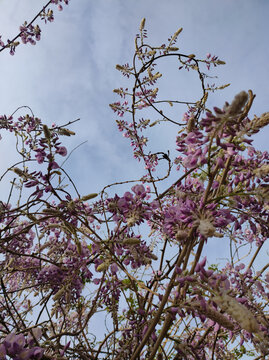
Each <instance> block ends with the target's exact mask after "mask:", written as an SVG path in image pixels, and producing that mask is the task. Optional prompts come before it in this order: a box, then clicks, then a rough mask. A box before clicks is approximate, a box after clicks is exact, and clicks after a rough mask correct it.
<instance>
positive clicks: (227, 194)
mask: <svg viewBox="0 0 269 360" xmlns="http://www.w3.org/2000/svg"><path fill="white" fill-rule="evenodd" d="M64 3H65V4H66V5H67V4H68V1H67V0H66V1H60V0H54V1H53V0H52V1H49V2H48V3H47V4H46V5H45V6H44V8H43V9H42V10H41V11H40V13H39V14H38V15H37V16H36V17H35V18H34V19H33V20H32V21H31V22H30V23H29V24H28V23H24V24H23V26H22V27H21V28H20V32H19V34H18V35H17V36H16V37H15V38H14V39H13V40H7V42H6V43H5V42H4V40H3V39H1V44H0V45H1V49H0V51H2V50H6V49H9V51H10V53H11V54H12V55H14V54H15V50H16V49H17V47H18V46H19V45H20V43H21V42H22V43H31V44H33V45H34V44H35V43H36V41H38V40H40V37H41V27H40V26H39V25H38V24H37V22H38V21H49V22H50V21H52V20H53V6H54V5H58V6H59V7H60V10H61V9H62V8H63V6H62V5H63V4H64ZM181 31H182V29H181V28H180V29H179V30H178V31H177V32H176V33H175V34H174V35H173V36H171V37H170V38H169V39H168V42H167V44H164V45H161V46H154V45H149V44H148V40H147V32H146V30H145V19H143V20H142V22H141V24H140V29H139V34H138V35H137V36H136V38H135V51H134V57H133V60H132V64H131V65H129V64H125V65H117V66H116V68H117V70H119V71H120V72H121V73H122V74H123V75H124V76H125V77H127V78H128V80H129V83H130V87H129V88H123V87H122V88H119V89H115V90H114V92H115V93H116V94H117V95H118V96H119V101H116V102H115V103H113V104H111V108H112V110H113V111H114V112H115V113H116V116H117V119H116V122H117V126H118V128H119V131H120V132H121V133H122V134H124V136H125V137H126V138H127V139H128V140H129V141H130V145H131V146H132V149H133V154H134V158H135V159H136V160H138V161H139V162H140V163H143V164H144V167H145V174H144V176H143V177H142V178H140V179H135V180H132V179H130V180H127V181H122V182H120V181H119V182H118V183H116V184H109V185H108V186H106V187H105V188H104V189H99V193H90V194H88V195H84V194H80V192H79V189H77V188H76V186H75V184H74V182H73V181H72V179H71V178H70V177H69V176H68V174H67V173H66V171H65V170H64V168H63V165H61V164H62V161H61V159H62V158H63V157H65V156H66V155H67V154H68V151H67V149H66V147H65V146H64V137H65V136H73V135H75V134H74V132H73V131H72V122H71V123H67V124H65V125H54V126H49V125H48V124H44V123H43V122H42V120H41V119H39V118H37V117H36V116H35V115H34V114H33V113H32V112H31V110H30V109H28V110H30V111H29V113H27V111H28V110H27V108H25V110H26V113H25V115H24V116H20V117H18V118H16V113H17V111H15V112H14V113H13V114H12V115H11V116H6V115H2V116H1V117H0V128H1V135H2V140H1V141H4V140H5V136H4V134H5V131H9V132H11V133H12V134H14V136H15V137H16V139H17V146H16V150H17V152H18V154H19V155H20V157H21V160H20V161H19V162H17V163H16V164H14V165H13V166H11V167H10V168H8V169H7V170H6V171H5V173H4V174H2V176H1V180H2V179H3V178H4V177H5V176H9V174H12V176H13V180H12V184H11V189H10V192H9V195H8V196H7V199H1V200H2V201H1V203H0V205H1V210H0V222H1V226H0V236H1V241H0V251H1V258H0V261H1V291H0V308H1V313H0V358H1V359H17V360H20V359H95V360H97V359H111V360H112V359H115V360H119V359H129V360H136V359H141V360H143V359H145V360H146V359H147V360H154V359H158V360H162V359H166V360H167V359H169V360H172V359H173V360H176V359H190V360H191V359H205V360H207V359H240V358H242V357H243V356H244V355H247V356H248V357H249V358H253V359H256V360H258V359H266V356H267V355H268V354H269V351H268V349H269V333H268V296H269V290H268V288H269V275H268V273H267V268H268V266H269V264H265V265H263V266H262V267H259V263H258V261H257V258H258V257H259V256H261V255H262V254H264V247H265V244H266V241H267V239H268V233H269V229H268V215H269V196H268V194H269V191H268V181H269V161H268V160H269V155H268V153H267V152H261V151H259V150H257V149H255V148H254V147H253V146H252V141H253V136H255V134H256V133H258V132H259V131H263V130H264V127H265V126H266V125H268V123H269V113H263V114H262V115H259V116H254V118H250V117H249V111H250V109H251V106H252V104H253V101H254V99H255V95H254V94H253V92H252V91H251V90H248V91H241V92H240V93H239V94H237V95H235V97H234V99H233V100H232V101H231V102H230V103H228V102H225V103H224V106H223V108H221V109H220V108H216V107H215V108H214V109H213V110H210V109H208V108H207V101H208V98H209V96H210V93H211V92H212V91H215V90H220V89H222V88H224V87H225V86H227V85H224V86H220V87H219V88H216V87H215V86H210V85H208V84H207V80H208V75H207V72H208V71H210V68H211V67H212V66H214V67H215V66H219V65H224V62H223V61H222V60H220V59H218V57H216V56H211V55H210V54H208V55H207V56H206V58H205V59H198V58H197V57H196V56H195V55H194V54H182V53H180V52H179V49H178V48H177V47H176V42H177V40H178V37H179V36H180V34H181ZM170 58H175V59H177V61H178V67H177V69H175V71H179V72H180V71H194V72H196V73H197V77H198V79H199V80H200V84H201V98H200V99H197V100H196V101H195V102H193V101H192V102H186V101H181V100H180V99H179V100H178V99H171V100H163V99H162V98H160V96H159V90H158V87H157V84H158V81H159V79H160V78H161V76H162V74H161V73H160V72H158V64H159V61H162V62H163V61H169V59H170ZM178 105H180V106H182V105H184V106H185V109H186V110H185V113H183V114H182V119H181V120H180V121H179V120H178V119H174V118H172V117H171V116H170V115H168V113H167V112H166V109H167V106H174V107H175V106H178ZM148 109H151V110H152V111H153V113H154V114H156V116H157V119H155V120H151V119H144V117H143V112H144V111H148ZM154 116H155V115H154ZM168 124H169V125H171V126H173V127H174V129H175V130H174V132H175V143H174V144H172V145H171V149H170V150H171V151H170V152H169V151H166V152H164V151H163V150H161V151H158V152H153V151H151V150H150V139H151V135H150V134H151V131H152V128H155V127H158V126H160V127H163V126H167V125H168ZM147 149H149V150H147ZM174 149H175V150H176V151H177V156H176V157H174V158H172V156H171V155H170V153H173V151H172V150H174ZM164 164H166V167H165V166H164ZM174 174H177V180H176V181H174V182H170V183H169V181H170V178H172V177H173V176H174ZM164 181H165V183H166V184H167V183H169V185H168V186H167V188H166V189H165V190H160V189H161V188H162V186H161V185H162V183H163V182H164ZM132 182H133V184H131V183H132ZM114 185H121V186H122V189H123V190H122V191H121V192H120V193H118V194H115V195H111V194H113V186H114ZM14 198H15V199H16V201H14ZM209 239H210V240H209ZM209 241H214V242H215V243H216V244H217V245H216V246H218V244H219V243H220V242H221V244H227V247H230V249H231V257H230V260H229V262H228V263H227V264H226V265H225V266H224V267H222V266H218V265H216V264H210V263H209V261H208V260H207V257H206V255H207V246H208V242H209ZM246 254H247V255H248V256H247V257H245V255H246ZM246 259H247V261H246ZM102 314H106V319H109V320H106V323H107V326H105V321H104V332H103V333H104V335H103V338H101V339H100V337H98V336H96V334H95V333H94V328H95V324H96V322H97V321H98V324H100V320H98V316H102ZM103 319H105V317H103Z"/></svg>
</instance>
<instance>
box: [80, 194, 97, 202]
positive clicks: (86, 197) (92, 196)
mask: <svg viewBox="0 0 269 360" xmlns="http://www.w3.org/2000/svg"><path fill="white" fill-rule="evenodd" d="M96 196H98V194H97V193H92V194H89V195H85V196H82V198H81V200H82V201H87V200H90V199H94V198H95V197H96Z"/></svg>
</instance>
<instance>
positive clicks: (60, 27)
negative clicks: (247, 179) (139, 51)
mask: <svg viewBox="0 0 269 360" xmlns="http://www.w3.org/2000/svg"><path fill="white" fill-rule="evenodd" d="M43 4H44V1H42V0H25V1H24V2H21V1H19V0H0V34H1V35H2V37H3V39H4V40H6V39H7V38H12V37H13V36H14V35H16V34H17V31H18V27H19V25H20V24H22V23H23V22H24V21H25V20H28V21H30V20H31V19H32V18H33V16H34V15H35V14H36V13H37V11H38V10H39V9H40V8H41V6H42V5H43ZM268 13H269V2H268V1H266V0H256V1H255V2H254V1H252V0H237V1H233V0H225V1H218V0H204V1H196V0H166V1H161V0H135V1H134V0H129V1H123V0H99V1H91V0H79V1H75V0H71V1H70V5H69V6H67V7H65V8H64V11H62V12H58V11H57V10H56V11H55V22H54V23H51V24H47V25H45V24H42V25H41V29H42V39H41V41H40V42H39V43H37V45H36V46H31V45H21V46H19V47H18V49H17V53H16V55H15V56H13V57H12V56H10V55H9V53H8V52H2V53H1V54H0V68H1V97H0V105H1V114H7V115H8V114H11V113H12V112H13V111H14V110H15V109H16V108H17V107H18V106H22V105H28V106H30V107H31V108H32V110H33V112H34V114H35V116H37V117H40V118H41V119H42V120H43V121H45V122H46V123H47V124H48V125H51V124H52V123H57V124H65V123H67V122H68V121H72V120H74V119H77V118H80V119H81V121H80V122H78V123H76V124H74V126H73V127H72V130H74V131H75V132H76V134H77V136H75V137H73V138H72V139H68V138H64V139H63V140H64V141H65V144H66V145H67V146H68V149H69V150H72V149H73V148H74V147H76V146H77V145H79V144H80V143H82V142H84V141H87V142H86V144H84V145H82V146H81V147H79V148H78V149H77V150H76V151H74V152H73V153H72V155H71V157H70V159H69V160H68V161H67V163H66V165H65V168H66V170H68V171H69V173H70V175H71V176H72V178H73V180H74V181H75V183H76V184H77V186H78V189H79V191H80V193H81V194H82V195H83V194H87V193H91V192H99V191H100V190H101V189H102V187H103V186H105V185H107V184H109V183H112V182H115V181H122V180H127V179H134V178H137V177H139V176H141V174H142V173H143V168H142V166H141V164H139V163H137V162H136V161H135V160H133V158H132V153H131V149H130V147H129V143H128V141H126V139H124V138H123V137H122V134H121V133H119V132H118V130H117V127H116V124H115V118H116V117H115V114H114V113H113V112H112V111H111V109H110V108H109V106H108V104H109V103H112V102H114V101H116V100H117V97H116V95H115V94H114V93H113V89H114V88H118V87H120V86H122V85H123V84H125V82H124V81H125V80H124V79H123V78H122V77H121V75H120V73H119V72H118V71H117V70H116V69H115V65H116V64H118V63H119V64H124V63H126V62H130V61H131V59H132V56H133V51H134V37H135V34H136V33H137V31H138V28H139V24H140V21H141V19H142V18H143V17H145V18H146V28H147V29H148V35H149V43H152V44H154V45H160V44H162V43H164V42H166V40H167V38H168V37H169V36H171V35H172V34H173V33H174V32H175V31H176V30H177V29H178V28H179V27H183V32H182V33H181V34H180V37H179V42H178V45H179V48H180V51H181V52H183V53H187V54H189V53H195V54H196V56H197V57H198V58H203V57H204V56H205V55H206V54H207V53H208V52H210V53H211V54H216V55H218V56H219V58H220V59H222V60H225V61H226V65H225V66H219V67H217V69H216V70H215V71H213V72H212V73H211V75H217V76H218V79H216V83H217V84H219V85H221V84H225V83H231V86H230V87H228V88H226V89H225V90H222V91H218V92H216V93H214V94H213V95H212V96H211V100H210V101H209V104H208V106H215V105H217V106H222V105H223V104H224V102H225V101H226V100H228V101H231V100H232V99H233V97H234V95H235V94H237V93H238V92H240V91H241V90H248V89H252V90H253V92H254V93H255V94H257V97H256V99H255V101H254V106H253V109H252V110H251V115H253V114H254V113H255V114H257V115H260V114H261V113H263V112H265V111H269V104H268V95H269V91H268V79H269V66H268V58H269V48H268V46H267V42H268V33H269V22H268V21H267V16H268ZM165 74H166V75H167V77H168V81H166V82H165V81H163V83H161V84H162V86H163V87H162V91H163V94H165V97H169V96H172V97H174V98H175V97H177V96H178V94H180V96H182V97H184V100H185V99H186V98H187V99H192V97H193V94H194V95H195V96H197V85H198V82H197V81H196V80H194V78H191V77H189V78H188V77H187V76H186V75H181V74H179V72H178V71H177V70H176V68H174V69H173V68H172V67H171V63H167V66H166V67H165ZM175 74H176V75H175ZM131 85H132V84H130V87H131ZM159 87H160V86H159ZM166 95H167V96H166ZM195 96H194V97H195ZM195 100H197V97H196V98H195ZM179 110H180V111H179V113H178V115H177V116H178V120H180V119H181V117H182V114H183V113H184V111H185V109H184V108H181V109H179ZM154 131H155V130H154ZM176 133H177V130H175V129H174V128H172V127H169V126H165V127H163V128H161V129H160V130H159V132H158V130H156V132H155V133H154V136H153V139H152V143H153V146H156V144H157V145H158V146H159V148H158V150H159V151H167V150H168V149H169V148H173V145H172V146H171V144H174V139H175V136H176ZM267 136H268V130H264V131H263V133H262V134H259V135H257V136H256V141H255V143H256V144H257V145H258V146H259V147H260V148H261V149H263V150H265V149H267ZM2 137H3V139H2V140H1V141H0V151H1V153H2V154H4V156H3V155H2V157H1V164H0V168H1V171H2V170H4V169H6V168H7V166H11V165H12V164H13V162H14V160H15V156H14V154H15V153H14V150H13V148H14V141H13V142H12V140H11V137H10V136H8V134H4V133H2ZM138 175H139V176H138ZM7 189H8V184H5V183H3V184H2V186H1V189H0V194H1V198H3V196H5V195H6V194H7ZM125 190H126V187H125V188H121V189H120V190H119V191H120V192H121V193H122V192H123V191H125ZM115 191H118V189H115Z"/></svg>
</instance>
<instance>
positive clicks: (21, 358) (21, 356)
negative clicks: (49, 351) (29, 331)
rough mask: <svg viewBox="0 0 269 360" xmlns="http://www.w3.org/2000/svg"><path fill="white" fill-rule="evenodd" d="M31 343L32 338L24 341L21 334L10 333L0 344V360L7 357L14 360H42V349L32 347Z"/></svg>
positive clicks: (32, 341)
mask: <svg viewBox="0 0 269 360" xmlns="http://www.w3.org/2000/svg"><path fill="white" fill-rule="evenodd" d="M35 335H36V334H35ZM33 343H34V339H33V338H32V337H28V339H26V338H25V336H24V335H23V334H19V335H16V334H15V333H10V334H9V335H7V336H6V338H5V339H4V341H3V343H2V344H0V359H1V360H6V359H7V356H9V357H11V358H12V359H14V360H30V359H33V360H39V359H42V356H43V354H44V349H42V348H40V347H38V346H33Z"/></svg>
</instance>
